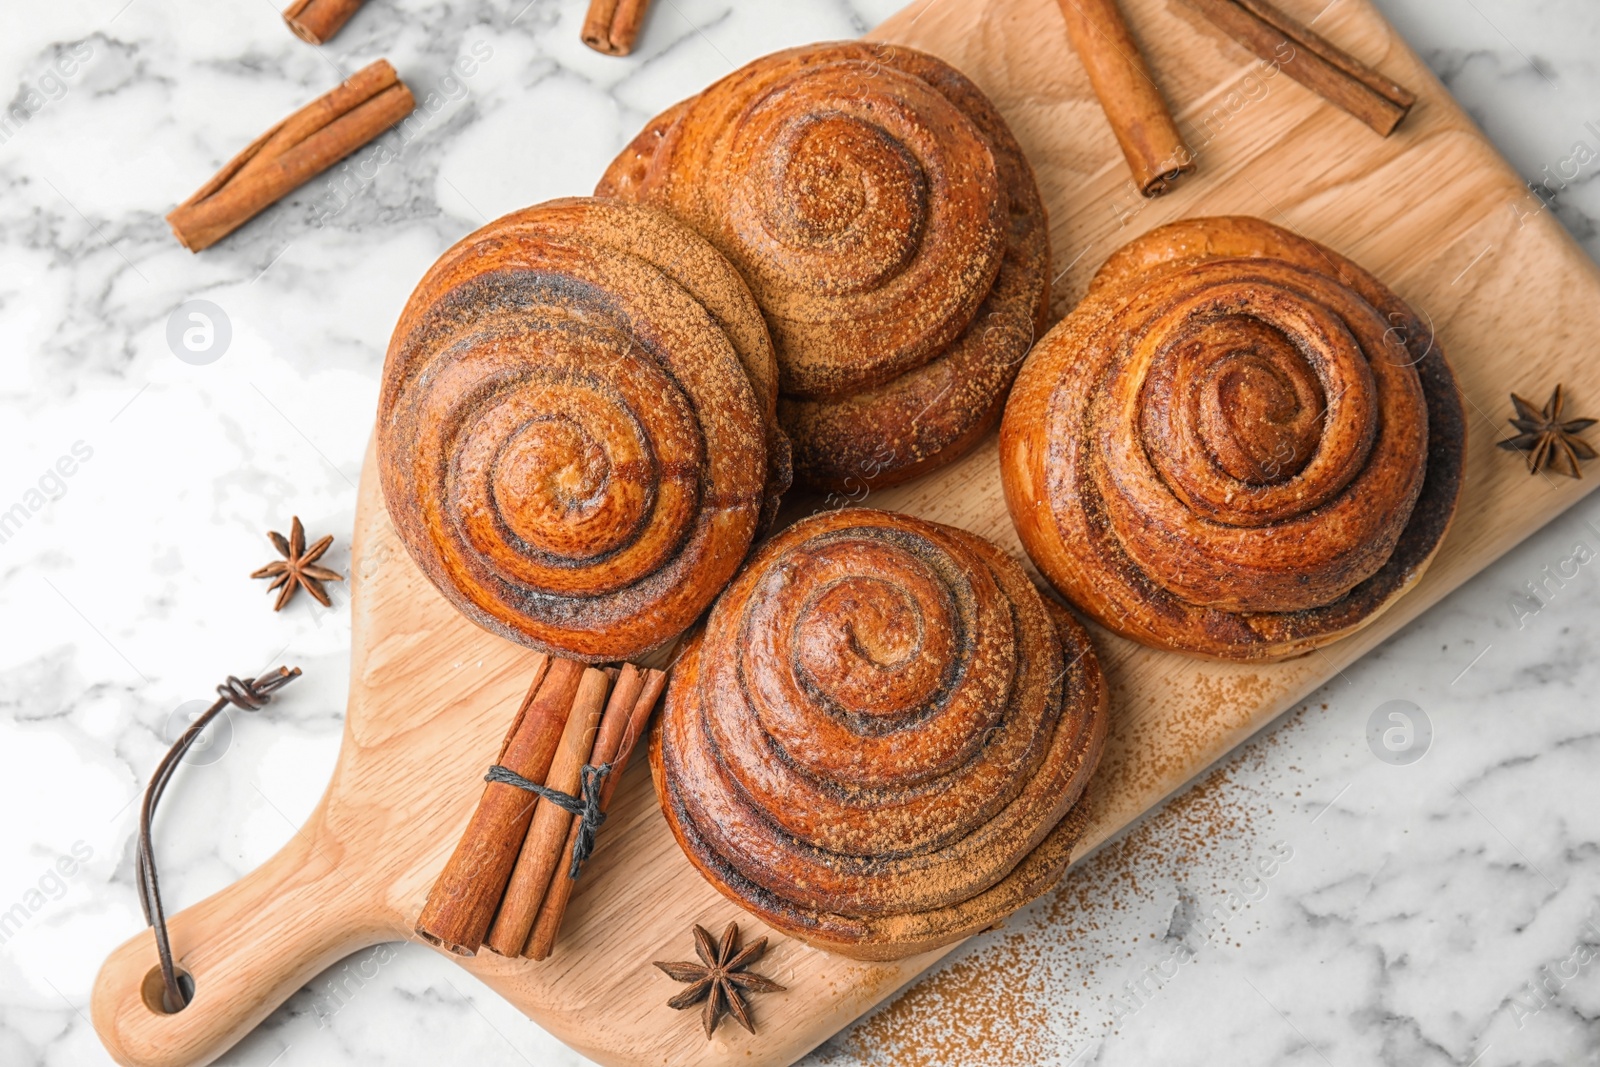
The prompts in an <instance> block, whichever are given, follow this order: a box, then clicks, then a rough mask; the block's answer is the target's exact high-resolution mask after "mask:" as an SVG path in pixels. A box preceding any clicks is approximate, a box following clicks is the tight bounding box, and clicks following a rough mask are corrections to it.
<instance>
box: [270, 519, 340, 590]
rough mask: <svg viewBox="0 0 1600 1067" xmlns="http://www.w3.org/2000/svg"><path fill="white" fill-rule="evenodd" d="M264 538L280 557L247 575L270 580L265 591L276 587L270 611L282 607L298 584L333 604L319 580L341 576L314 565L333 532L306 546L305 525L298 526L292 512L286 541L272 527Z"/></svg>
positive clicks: (331, 580) (298, 587) (330, 540)
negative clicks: (270, 542)
mask: <svg viewBox="0 0 1600 1067" xmlns="http://www.w3.org/2000/svg"><path fill="white" fill-rule="evenodd" d="M267 537H268V538H270V539H271V540H272V543H273V545H274V546H275V547H276V548H277V550H278V551H279V552H280V553H282V554H283V558H282V559H275V560H273V561H272V562H271V563H269V564H267V565H266V566H265V567H262V568H260V569H258V570H255V571H252V572H251V573H250V577H252V578H271V579H272V584H271V585H269V586H267V592H269V593H270V592H272V591H273V590H274V589H277V590H278V601H277V603H275V604H273V605H272V610H273V611H281V610H283V606H284V605H285V604H287V603H288V602H289V601H290V600H291V599H292V598H293V597H294V594H295V590H297V589H300V588H301V587H304V588H305V591H306V592H308V593H310V594H311V595H312V596H314V597H316V598H317V599H318V600H320V601H321V602H322V606H323V607H325V608H331V607H333V601H332V600H329V599H328V591H327V590H326V589H324V588H323V587H322V583H323V582H342V581H344V575H342V574H340V573H339V572H338V571H330V570H329V569H328V568H326V567H319V566H317V560H319V559H321V558H322V554H323V553H324V552H326V551H328V546H329V545H331V544H333V535H332V534H328V535H326V536H325V537H322V538H319V539H318V540H317V542H316V544H314V545H312V546H311V547H310V548H307V547H306V528H305V527H304V526H301V525H300V517H299V516H298V515H296V516H295V518H294V525H292V526H290V527H289V537H288V539H287V540H285V539H284V536H283V534H281V533H279V532H278V531H276V530H268V531H267Z"/></svg>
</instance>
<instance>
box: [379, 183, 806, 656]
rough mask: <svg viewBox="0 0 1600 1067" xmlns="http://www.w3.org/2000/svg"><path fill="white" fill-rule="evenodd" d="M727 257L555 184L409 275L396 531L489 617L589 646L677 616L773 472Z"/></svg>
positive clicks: (719, 560)
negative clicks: (560, 193) (542, 200)
mask: <svg viewBox="0 0 1600 1067" xmlns="http://www.w3.org/2000/svg"><path fill="white" fill-rule="evenodd" d="M776 383H777V371H776V366H775V363H774V360H773V356H772V349H771V345H770V342H769V340H768V338H767V333H766V328H765V326H764V325H763V323H762V319H761V316H760V313H759V311H758V310H757V309H756V306H755V303H754V301H753V300H752V299H751V297H750V293H749V290H748V289H747V288H746V286H745V285H744V283H743V281H742V280H741V279H740V277H739V274H738V272H737V271H735V270H734V269H733V267H732V266H731V265H729V264H728V262H727V261H726V260H725V259H724V258H723V257H722V256H721V255H720V254H718V253H717V251H716V250H715V249H714V248H712V247H711V246H710V245H709V244H707V243H706V242H705V241H704V240H703V239H702V238H700V237H698V236H697V235H695V234H694V233H693V232H692V231H690V230H689V229H688V228H687V227H685V226H684V225H683V224H681V223H679V222H677V221H675V220H673V219H672V218H670V217H668V216H666V215H664V214H662V213H660V212H657V211H654V210H652V209H650V208H647V207H642V206H637V205H631V204H625V203H620V202H617V201H601V200H585V199H569V200H554V201H551V202H549V203H546V204H540V205H538V206H536V207H532V208H528V209H526V210H523V211H518V212H514V213H512V214H510V215H507V216H505V217H504V218H501V219H498V220H497V221H495V222H492V223H490V224H489V225H488V226H485V227H484V228H483V229H481V230H479V231H477V232H476V233H473V234H471V235H470V236H468V237H466V238H464V239H463V240H462V241H460V242H459V243H458V244H456V245H455V247H453V248H451V249H450V250H449V251H448V252H446V253H445V254H444V256H443V257H441V258H440V260H439V262H438V263H436V264H435V265H434V266H433V268H432V269H431V270H429V271H428V273H427V275H426V276H425V277H424V278H423V279H422V282H421V283H420V284H419V285H418V286H417V290H416V292H415V293H413V294H412V296H411V300H410V302H409V303H408V304H407V305H406V309H405V312H404V313H403V315H402V316H401V319H400V324H399V325H398V326H397V327H396V329H395V333H394V338H393V340H392V341H391V343H390V346H389V354H388V359H387V361H386V363H385V366H384V379H383V390H382V395H381V399H380V402H379V411H378V457H379V463H380V470H381V474H382V478H383V490H384V499H385V501H386V503H387V504H388V507H389V513H390V515H391V517H392V518H393V520H394V523H395V526H396V528H397V530H398V531H399V533H400V536H401V539H402V540H403V541H404V542H405V545H406V547H407V549H409V550H410V553H411V555H412V557H413V558H414V559H415V560H416V561H417V563H418V564H419V565H420V566H421V568H422V570H423V571H424V572H425V573H426V574H427V575H428V577H429V578H430V579H431V580H432V581H433V583H434V584H435V585H436V586H438V588H439V589H440V591H441V592H443V593H444V594H445V596H447V597H448V598H449V599H450V600H451V601H453V602H454V603H455V604H456V606H457V607H459V608H460V609H461V610H462V611H463V612H464V613H466V614H467V615H468V616H469V617H471V618H472V619H474V620H476V621H477V622H479V623H480V624H482V625H483V626H485V627H487V628H489V629H491V630H493V631H495V632H496V633H500V634H503V635H504V636H506V637H509V638H511V639H512V640H515V641H520V642H522V643H524V644H527V645H530V646H532V647H534V648H538V649H542V650H546V651H550V652H556V653H560V654H563V655H568V656H574V657H577V658H581V659H587V660H596V661H598V660H610V659H622V658H627V657H631V656H636V655H638V654H640V653H642V652H644V651H647V650H648V649H650V648H652V647H654V646H656V645H659V644H661V643H662V642H664V641H666V640H668V639H670V638H672V637H674V636H676V635H677V634H678V633H680V632H681V631H682V630H683V629H685V628H686V627H687V626H689V625H690V624H691V623H692V622H693V621H694V620H695V618H696V617H698V616H699V615H700V613H701V612H702V611H704V610H705V608H706V606H707V605H708V604H710V603H711V601H712V599H713V598H715V597H716V595H717V594H718V593H719V592H720V591H721V590H722V587H723V586H724V585H725V584H726V583H727V581H728V580H729V579H730V578H731V577H732V576H733V574H734V572H735V571H736V570H737V569H738V567H739V564H740V562H741V561H742V560H743V559H744V557H745V554H746V553H747V551H748V550H749V547H750V544H751V541H752V540H753V538H754V537H755V535H756V533H757V530H758V528H759V527H760V526H761V524H762V522H763V519H764V517H765V518H768V519H770V517H771V515H772V514H774V513H775V511H776V505H777V498H778V495H779V494H780V493H781V492H782V491H783V489H784V488H785V487H786V486H787V484H788V450H787V442H786V441H785V439H784V437H783V435H782V433H781V432H780V431H779V430H778V429H777V426H776V422H775V418H774V412H775V403H776V393H777V386H776Z"/></svg>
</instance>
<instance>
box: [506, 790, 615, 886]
mask: <svg viewBox="0 0 1600 1067" xmlns="http://www.w3.org/2000/svg"><path fill="white" fill-rule="evenodd" d="M610 773H611V764H609V763H602V764H601V765H600V766H598V767H596V766H594V765H593V764H591V763H586V764H584V766H583V771H582V774H581V780H582V783H583V784H582V785H581V786H580V787H579V793H580V795H579V796H573V795H572V794H571V793H563V792H562V791H561V790H559V789H552V788H551V787H549V786H547V785H540V784H539V783H538V782H534V781H529V780H528V779H526V778H524V777H522V775H520V774H518V773H517V772H516V771H513V770H512V769H511V768H509V767H502V766H501V765H500V764H498V763H496V764H495V765H494V766H493V767H490V768H489V773H488V774H486V775H484V776H483V780H484V781H486V782H499V783H500V784H501V785H510V786H516V787H517V788H518V789H523V790H526V791H527V792H529V793H532V794H534V795H535V796H537V797H540V798H541V799H544V800H548V801H549V802H550V803H552V804H554V805H555V806H556V807H558V808H560V809H561V810H562V811H564V812H566V813H568V814H569V815H574V816H576V817H577V819H578V839H577V841H576V842H574V844H573V846H572V863H571V865H570V866H568V868H567V877H568V878H573V879H576V878H577V877H578V873H579V871H581V870H582V869H583V864H584V861H585V860H587V859H588V858H589V856H590V855H591V854H592V853H593V852H594V835H595V831H596V830H599V829H600V826H601V824H602V823H604V822H605V821H606V813H605V812H604V811H602V810H601V809H600V784H601V782H603V781H604V780H605V777H606V775H608V774H610Z"/></svg>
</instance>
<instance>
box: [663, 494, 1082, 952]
mask: <svg viewBox="0 0 1600 1067" xmlns="http://www.w3.org/2000/svg"><path fill="white" fill-rule="evenodd" d="M1105 730H1106V688H1105V684H1104V681H1103V679H1102V677H1101V674H1100V668H1099V665H1098V661H1097V660H1096V658H1095V654H1094V651H1093V649H1092V648H1091V647H1090V645H1089V642H1088V637H1087V635H1086V634H1085V633H1084V631H1083V629H1082V627H1080V626H1079V625H1078V624H1077V623H1076V622H1075V621H1073V620H1072V619H1071V618H1070V616H1068V615H1067V613H1066V612H1065V611H1064V610H1062V609H1060V608H1054V609H1053V610H1052V607H1050V606H1047V602H1046V600H1045V599H1044V597H1043V596H1041V595H1040V593H1039V591H1038V590H1037V589H1035V588H1034V586H1033V585H1032V583H1031V582H1029V580H1028V578H1027V576H1026V575H1025V574H1024V573H1023V571H1022V568H1021V567H1020V566H1019V565H1018V564H1017V563H1016V562H1015V561H1013V560H1012V559H1011V558H1010V557H1008V556H1006V555H1005V554H1004V553H1003V552H1001V551H1000V550H999V549H998V548H996V547H994V546H993V545H991V544H989V543H988V542H987V541H984V540H983V539H982V538H979V537H977V536H974V535H972V534H969V533H966V532H964V531H962V530H958V529H955V528H954V527H950V526H942V525H939V524H937V523H932V522H926V521H923V520H921V519H915V518H912V517H910V516H907V515H901V514H895V513H889V512H882V511H872V510H867V509H846V510H843V511H836V512H828V513H823V514H820V515H817V516H813V517H812V518H808V519H805V520H803V521H801V522H799V523H797V524H796V525H794V526H792V527H790V528H789V529H787V530H785V531H783V532H782V533H780V534H778V535H777V536H775V537H773V538H772V539H771V540H770V541H769V542H767V543H766V544H765V545H763V546H762V547H761V548H760V549H759V550H757V552H756V553H755V554H754V555H753V556H752V557H751V560H750V562H749V564H748V565H747V566H746V568H745V569H744V570H743V571H742V572H741V573H740V575H739V577H738V578H737V579H735V580H734V582H733V583H732V584H731V585H730V586H729V587H728V589H727V591H726V592H725V593H723V595H722V597H721V598H720V599H719V600H718V601H717V603H716V605H715V607H713V609H712V611H711V614H710V616H709V618H708V620H707V622H706V626H705V630H704V632H703V634H702V635H700V636H699V637H698V638H697V639H696V640H695V641H694V642H693V644H692V646H691V648H690V650H689V652H688V653H687V654H686V655H685V656H684V657H683V658H682V659H681V660H680V661H679V663H678V665H677V667H676V668H675V669H674V671H673V677H672V681H671V684H670V687H669V690H668V695H667V701H666V707H665V710H664V712H663V717H662V723H661V728H660V730H659V731H658V733H657V736H656V739H655V742H654V744H653V747H652V752H651V758H652V765H653V768H654V771H655V778H656V790H657V793H658V795H659V797H660V799H661V805H662V810H663V811H664V812H665V814H666V816H667V820H668V822H669V823H670V824H671V826H672V829H673V832H674V834H676V836H677V838H678V841H679V843H680V844H682V846H683V848H684V851H685V852H686V853H687V854H688V856H689V858H690V859H691V860H692V861H693V862H694V864H695V866H696V867H698V868H699V869H700V871H701V873H702V874H704V875H705V876H706V878H707V879H709V880H710V881H711V882H712V883H713V884H714V885H715V886H716V887H717V888H718V889H719V890H721V891H722V892H723V893H725V894H726V895H728V896H729V897H730V898H732V899H733V900H735V901H737V902H738V903H740V904H742V905H744V906H745V907H746V908H749V909H750V910H751V911H753V912H755V914H757V915H758V916H760V917H761V919H762V920H763V921H765V922H767V923H768V924H770V925H772V926H775V927H777V928H778V929H781V930H786V931H788V932H790V933H792V934H794V935H795V936H797V937H800V938H802V939H804V940H806V941H809V942H811V943H813V944H816V945H819V946H822V947H825V948H829V949H832V950H835V951H838V952H842V953H845V954H848V955H853V956H858V957H863V958H873V959H889V958H896V957H900V956H906V955H910V954H912V953H915V952H920V951H923V950H924V949H928V948H932V947H934V946H936V945H941V944H948V943H949V942H951V941H955V940H957V939H959V938H961V937H965V936H967V935H968V934H971V933H975V932H976V931H978V930H981V929H983V928H984V927H986V926H989V925H991V924H992V923H994V922H996V921H997V920H999V919H1000V918H1002V917H1003V916H1005V915H1007V914H1009V913H1010V912H1012V911H1014V910H1015V909H1016V908H1018V907H1020V906H1022V905H1023V904H1024V903H1026V902H1027V901H1028V900H1030V899H1032V898H1033V897H1034V896H1036V895H1037V894H1038V893H1039V892H1041V891H1043V889H1045V888H1046V887H1047V886H1048V885H1050V884H1051V883H1052V882H1053V881H1054V880H1055V878H1056V877H1058V876H1059V875H1060V873H1061V871H1062V870H1063V869H1064V867H1065V865H1066V862H1067V859H1068V857H1069V854H1070V852H1071V849H1072V846H1073V844H1074V843H1075V842H1076V841H1077V839H1078V837H1079V835H1080V834H1081V832H1082V826H1083V823H1082V820H1081V818H1074V817H1071V816H1069V815H1068V812H1069V811H1070V810H1071V809H1072V808H1073V806H1074V805H1075V804H1077V803H1078V801H1079V799H1080V797H1081V796H1082V794H1083V790H1084V786H1085V784H1086V783H1087V781H1088V779H1089V776H1090V774H1091V773H1092V772H1093V770H1094V767H1095V764H1096V763H1097V762H1098V760H1099V756H1100V751H1101V748H1102V746H1103V743H1104V739H1105Z"/></svg>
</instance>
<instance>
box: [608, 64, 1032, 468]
mask: <svg viewBox="0 0 1600 1067" xmlns="http://www.w3.org/2000/svg"><path fill="white" fill-rule="evenodd" d="M596 193H597V194H598V195H601V196H615V197H621V198H624V199H628V200H635V201H641V202H647V203H652V204H655V205H658V206H660V207H662V208H665V209H666V210H668V211H670V212H672V213H673V214H674V215H676V216H677V217H679V218H681V219H683V220H684V221H686V222H687V223H688V224H689V225H690V226H692V227H694V228H695V229H696V230H698V231H699V232H700V233H702V234H704V235H705V236H706V237H707V238H708V239H710V241H711V242H712V243H713V244H714V245H716V246H717V247H718V248H719V249H721V250H722V252H723V253H724V254H725V255H727V256H728V258H729V259H731V260H732V261H733V263H734V264H735V265H736V266H737V267H738V268H739V269H740V270H741V271H742V272H743V273H744V275H745V277H746V278H747V279H748V280H749V282H750V287H751V289H752V291H753V292H754V293H755V296H756V300H757V302H758V303H759V304H760V306H761V310H762V313H763V314H764V315H765V316H766V319H767V323H768V325H769V327H770V328H771V331H772V335H773V343H774V345H775V346H776V349H777V356H778V373H779V386H780V393H781V396H782V399H781V400H780V403H779V419H780V421H781V422H782V424H783V427H784V429H785V430H786V431H787V432H788V434H789V436H790V437H791V438H792V439H793V441H794V449H795V453H794V466H795V473H796V475H797V476H798V477H800V478H802V479H804V480H805V481H807V482H809V483H811V484H812V485H814V486H818V487H822V488H831V489H853V488H857V487H872V486H882V485H890V484H893V483H895V482H898V481H903V480H905V479H907V478H910V477H912V476H914V475H916V474H920V473H922V472H924V471H927V470H932V469H933V468H935V467H938V466H942V465H944V464H946V463H949V462H951V461H952V460H954V459H956V458H957V457H958V456H959V455H960V454H961V453H962V452H963V451H965V450H966V449H967V448H969V447H970V446H971V445H972V444H973V443H975V442H976V441H977V440H978V439H979V438H980V437H982V435H983V434H984V432H986V431H987V430H988V429H989V427H991V426H992V425H993V424H994V422H995V420H996V419H997V418H998V416H999V413H1000V408H1001V405H1002V403H1003V401H1004V397H1005V391H1006V388H1007V387H1008V386H1009V385H1010V384H1011V380H1012V378H1014V377H1015V375H1016V371H1017V368H1018V366H1019V365H1020V364H1021V361H1022V358H1023V356H1024V355H1026V353H1027V350H1028V346H1029V345H1031V344H1032V343H1033V339H1034V338H1035V337H1036V336H1037V335H1038V334H1039V333H1040V332H1042V330H1043V328H1044V325H1045V317H1046V315H1047V314H1048V308H1049V293H1050V250H1049V240H1048V235H1047V232H1046V230H1047V228H1046V224H1045V213H1044V205H1043V202H1042V201H1041V200H1040V197H1039V190H1038V187H1037V185H1036V184H1035V182H1034V178H1033V171H1032V170H1031V169H1030V168H1029V166H1028V162H1027V160H1026V158H1024V156H1023V154H1022V149H1021V148H1020V147H1019V146H1018V144H1017V142H1016V139H1015V138H1014V137H1012V135H1011V132H1010V130H1009V129H1008V128H1007V127H1006V124H1005V120H1004V119H1002V118H1001V117H1000V114H999V112H997V111H996V110H995V109H994V106H993V105H992V104H991V103H990V102H989V101H988V99H987V98H986V97H985V96H984V95H983V93H982V92H980V91H979V90H978V88H977V87H976V86H975V85H973V84H972V83H971V82H970V81H968V80H967V79H966V78H965V77H963V76H962V75H961V74H960V73H959V72H957V71H956V70H954V69H953V68H951V67H950V66H948V65H947V64H945V63H943V62H941V61H940V60H938V59H935V58H934V57H932V56H929V55H926V54H924V53H921V52H917V51H915V50H913V49H909V48H905V47H902V46H898V45H887V44H865V43H860V42H841V43H834V44H820V45H811V46H807V47H804V48H795V49H790V50H789V51H786V52H778V53H776V54H774V55H770V56H767V57H765V58H762V59H758V60H756V61H755V62H754V63H751V64H749V65H747V66H745V67H742V68H740V69H739V70H737V71H735V72H734V73H732V74H730V75H728V76H727V77H725V78H723V79H722V80H721V81H719V82H717V83H716V84H714V85H712V86H711V87H710V88H708V89H707V90H706V91H705V92H703V93H701V94H700V95H698V96H696V97H693V98H691V99H690V100H686V101H684V102H683V103H681V104H678V105H676V106H675V107H673V108H671V109H670V110H668V111H667V112H665V113H663V114H662V115H660V116H658V117H657V118H656V119H654V120H653V121H651V122H650V123H649V124H648V125H647V126H646V127H645V129H644V130H643V131H642V132H641V133H640V134H639V136H638V137H636V138H635V139H634V140H633V142H632V143H631V144H630V145H629V146H628V147H627V148H626V149H625V150H624V151H623V152H622V154H621V155H620V156H618V157H617V159H616V161H615V162H613V163H612V165H611V167H610V169H609V170H608V171H607V172H606V175H605V177H604V178H603V179H602V180H601V182H600V185H599V187H598V188H597V189H596Z"/></svg>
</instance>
